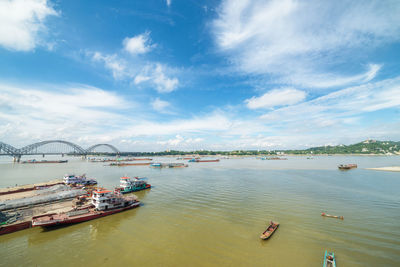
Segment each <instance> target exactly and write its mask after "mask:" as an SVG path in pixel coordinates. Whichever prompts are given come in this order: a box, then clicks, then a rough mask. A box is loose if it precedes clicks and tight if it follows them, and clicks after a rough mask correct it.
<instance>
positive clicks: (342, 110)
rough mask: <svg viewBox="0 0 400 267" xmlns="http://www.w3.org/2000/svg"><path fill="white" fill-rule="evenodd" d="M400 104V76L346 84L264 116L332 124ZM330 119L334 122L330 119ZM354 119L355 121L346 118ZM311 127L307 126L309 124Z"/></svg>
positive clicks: (297, 121) (304, 122)
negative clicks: (355, 84) (336, 89)
mask: <svg viewBox="0 0 400 267" xmlns="http://www.w3.org/2000/svg"><path fill="white" fill-rule="evenodd" d="M395 107H400V77H397V78H394V79H387V80H383V81H379V82H375V83H368V84H365V85H360V86H355V87H349V88H345V89H342V90H339V91H336V92H332V93H329V94H327V95H324V96H321V97H318V98H315V99H312V100H310V101H307V102H303V103H299V104H296V105H292V106H289V107H283V108H279V109H276V110H274V111H271V112H269V113H266V114H264V115H263V116H262V118H263V119H265V120H268V121H269V122H272V121H279V122H280V123H288V125H287V127H291V126H293V124H290V123H295V124H298V123H300V124H303V125H309V126H311V125H312V124H316V125H321V126H324V125H331V124H335V123H343V122H345V123H346V121H345V120H346V119H348V118H351V117H353V116H356V115H361V114H366V113H368V112H373V111H379V110H382V109H387V108H395ZM328 121H330V122H331V123H327V122H328ZM347 122H350V123H353V121H351V120H350V121H347ZM306 127H308V126H306Z"/></svg>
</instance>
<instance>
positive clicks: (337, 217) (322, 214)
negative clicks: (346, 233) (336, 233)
mask: <svg viewBox="0 0 400 267" xmlns="http://www.w3.org/2000/svg"><path fill="white" fill-rule="evenodd" d="M321 216H323V217H329V218H336V219H341V220H343V219H344V217H343V216H336V215H330V214H326V213H325V212H322V213H321Z"/></svg>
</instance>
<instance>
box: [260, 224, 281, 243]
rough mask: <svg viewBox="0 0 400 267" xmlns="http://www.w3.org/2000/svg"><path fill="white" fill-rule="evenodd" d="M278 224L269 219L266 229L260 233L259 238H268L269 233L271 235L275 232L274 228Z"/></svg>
mask: <svg viewBox="0 0 400 267" xmlns="http://www.w3.org/2000/svg"><path fill="white" fill-rule="evenodd" d="M278 226H279V223H278V222H273V221H270V223H269V226H268V228H267V230H265V231H264V232H263V233H262V234H261V236H260V238H261V239H264V240H266V239H268V238H270V237H271V235H272V234H273V233H274V232H275V230H276V229H277V228H278Z"/></svg>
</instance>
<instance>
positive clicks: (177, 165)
mask: <svg viewBox="0 0 400 267" xmlns="http://www.w3.org/2000/svg"><path fill="white" fill-rule="evenodd" d="M188 166H189V165H187V164H184V163H181V162H178V163H152V164H150V167H152V168H184V167H188Z"/></svg>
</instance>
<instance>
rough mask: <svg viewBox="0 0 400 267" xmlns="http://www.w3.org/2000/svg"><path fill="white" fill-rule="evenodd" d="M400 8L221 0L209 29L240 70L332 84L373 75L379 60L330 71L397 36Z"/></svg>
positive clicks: (298, 81) (375, 3)
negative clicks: (357, 68)
mask: <svg viewBox="0 0 400 267" xmlns="http://www.w3.org/2000/svg"><path fill="white" fill-rule="evenodd" d="M399 12H400V4H399V3H398V2H394V1H383V2H382V1H369V2H368V3H367V2H365V1H351V2H348V1H331V2H327V3H324V4H323V5H322V4H321V3H320V1H316V0H315V1H295V0H272V1H262V0H255V1H249V0H225V1H223V2H222V4H221V5H220V7H219V10H218V14H219V16H218V18H217V19H216V20H214V23H213V32H214V36H215V40H216V43H217V45H218V47H219V48H220V50H221V52H223V53H225V54H226V55H228V56H229V57H230V59H231V61H232V62H233V63H234V64H235V66H236V67H237V68H238V70H239V71H244V72H247V73H254V74H260V75H264V74H272V75H274V76H275V78H277V79H278V81H280V82H287V83H290V84H299V85H306V86H310V87H331V86H339V85H345V84H350V83H354V82H364V81H365V80H371V79H372V78H374V76H375V75H376V73H377V71H378V70H379V68H377V65H375V66H373V67H371V68H370V70H369V71H367V72H366V73H364V74H358V75H354V76H350V77H341V75H340V74H337V75H334V74H331V73H334V71H333V70H335V69H337V68H338V66H340V63H343V62H347V63H348V62H353V59H354V60H359V59H360V58H362V57H363V54H364V52H365V51H368V49H372V48H374V47H377V46H379V45H380V44H382V43H385V42H394V41H397V40H399V39H400V16H398V14H399ZM356 62H357V61H356ZM373 70H375V71H373Z"/></svg>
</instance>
